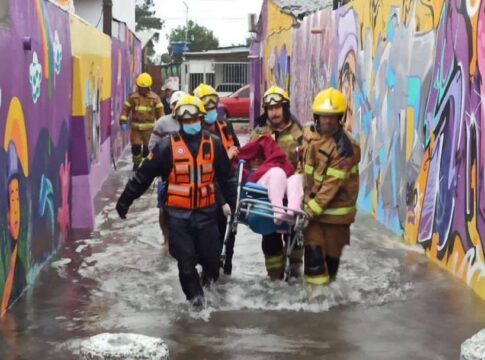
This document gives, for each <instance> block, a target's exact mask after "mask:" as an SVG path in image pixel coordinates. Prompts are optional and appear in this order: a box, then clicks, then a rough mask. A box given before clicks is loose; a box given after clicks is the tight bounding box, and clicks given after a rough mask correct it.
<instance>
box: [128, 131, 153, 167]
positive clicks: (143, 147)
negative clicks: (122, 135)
mask: <svg viewBox="0 0 485 360" xmlns="http://www.w3.org/2000/svg"><path fill="white" fill-rule="evenodd" d="M151 135H152V129H149V130H139V129H136V128H132V129H131V133H130V142H131V155H132V156H133V164H135V165H139V164H140V163H141V161H142V160H143V158H145V157H147V155H148V142H149V141H150V136H151Z"/></svg>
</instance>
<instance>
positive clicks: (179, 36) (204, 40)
mask: <svg viewBox="0 0 485 360" xmlns="http://www.w3.org/2000/svg"><path fill="white" fill-rule="evenodd" d="M187 25H188V26H179V27H177V28H175V29H173V30H172V32H171V33H170V35H169V36H168V40H169V42H176V41H185V30H186V29H187V41H188V42H190V51H204V50H211V49H217V47H218V46H219V40H218V39H217V38H216V37H215V36H214V33H213V32H212V30H209V29H207V28H206V27H204V26H200V25H198V24H197V23H195V22H193V21H192V20H189V22H188V24H187Z"/></svg>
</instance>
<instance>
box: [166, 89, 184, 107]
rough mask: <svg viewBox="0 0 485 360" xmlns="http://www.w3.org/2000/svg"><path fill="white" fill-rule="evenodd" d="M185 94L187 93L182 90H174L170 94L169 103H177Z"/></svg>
mask: <svg viewBox="0 0 485 360" xmlns="http://www.w3.org/2000/svg"><path fill="white" fill-rule="evenodd" d="M185 95H187V94H186V93H185V92H184V91H181V90H179V91H175V92H174V93H173V94H172V96H170V105H173V104H174V103H178V102H179V100H180V99H182V98H183V97H184V96H185Z"/></svg>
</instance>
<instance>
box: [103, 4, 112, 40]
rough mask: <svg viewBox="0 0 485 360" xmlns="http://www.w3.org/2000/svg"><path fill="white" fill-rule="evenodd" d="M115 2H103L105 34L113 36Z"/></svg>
mask: <svg viewBox="0 0 485 360" xmlns="http://www.w3.org/2000/svg"><path fill="white" fill-rule="evenodd" d="M112 9H113V1H112V0H103V32H104V33H105V34H106V35H108V36H111V23H112V22H113V12H112Z"/></svg>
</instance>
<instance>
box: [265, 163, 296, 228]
mask: <svg viewBox="0 0 485 360" xmlns="http://www.w3.org/2000/svg"><path fill="white" fill-rule="evenodd" d="M258 184H260V185H263V186H264V187H266V188H267V189H268V197H269V200H270V201H271V204H273V205H277V206H283V198H284V196H285V192H286V197H287V198H288V208H290V209H294V210H300V209H301V203H302V201H303V175H301V174H294V175H291V176H290V177H289V178H287V177H286V174H285V172H284V171H283V169H281V168H279V167H274V168H271V169H269V170H268V171H267V172H266V173H265V174H264V175H263V176H261V178H260V179H259V180H258ZM288 215H289V216H292V215H293V212H291V211H290V212H289V213H288ZM284 220H285V215H284V214H283V213H280V214H279V213H275V223H276V224H281V223H282V221H284Z"/></svg>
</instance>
